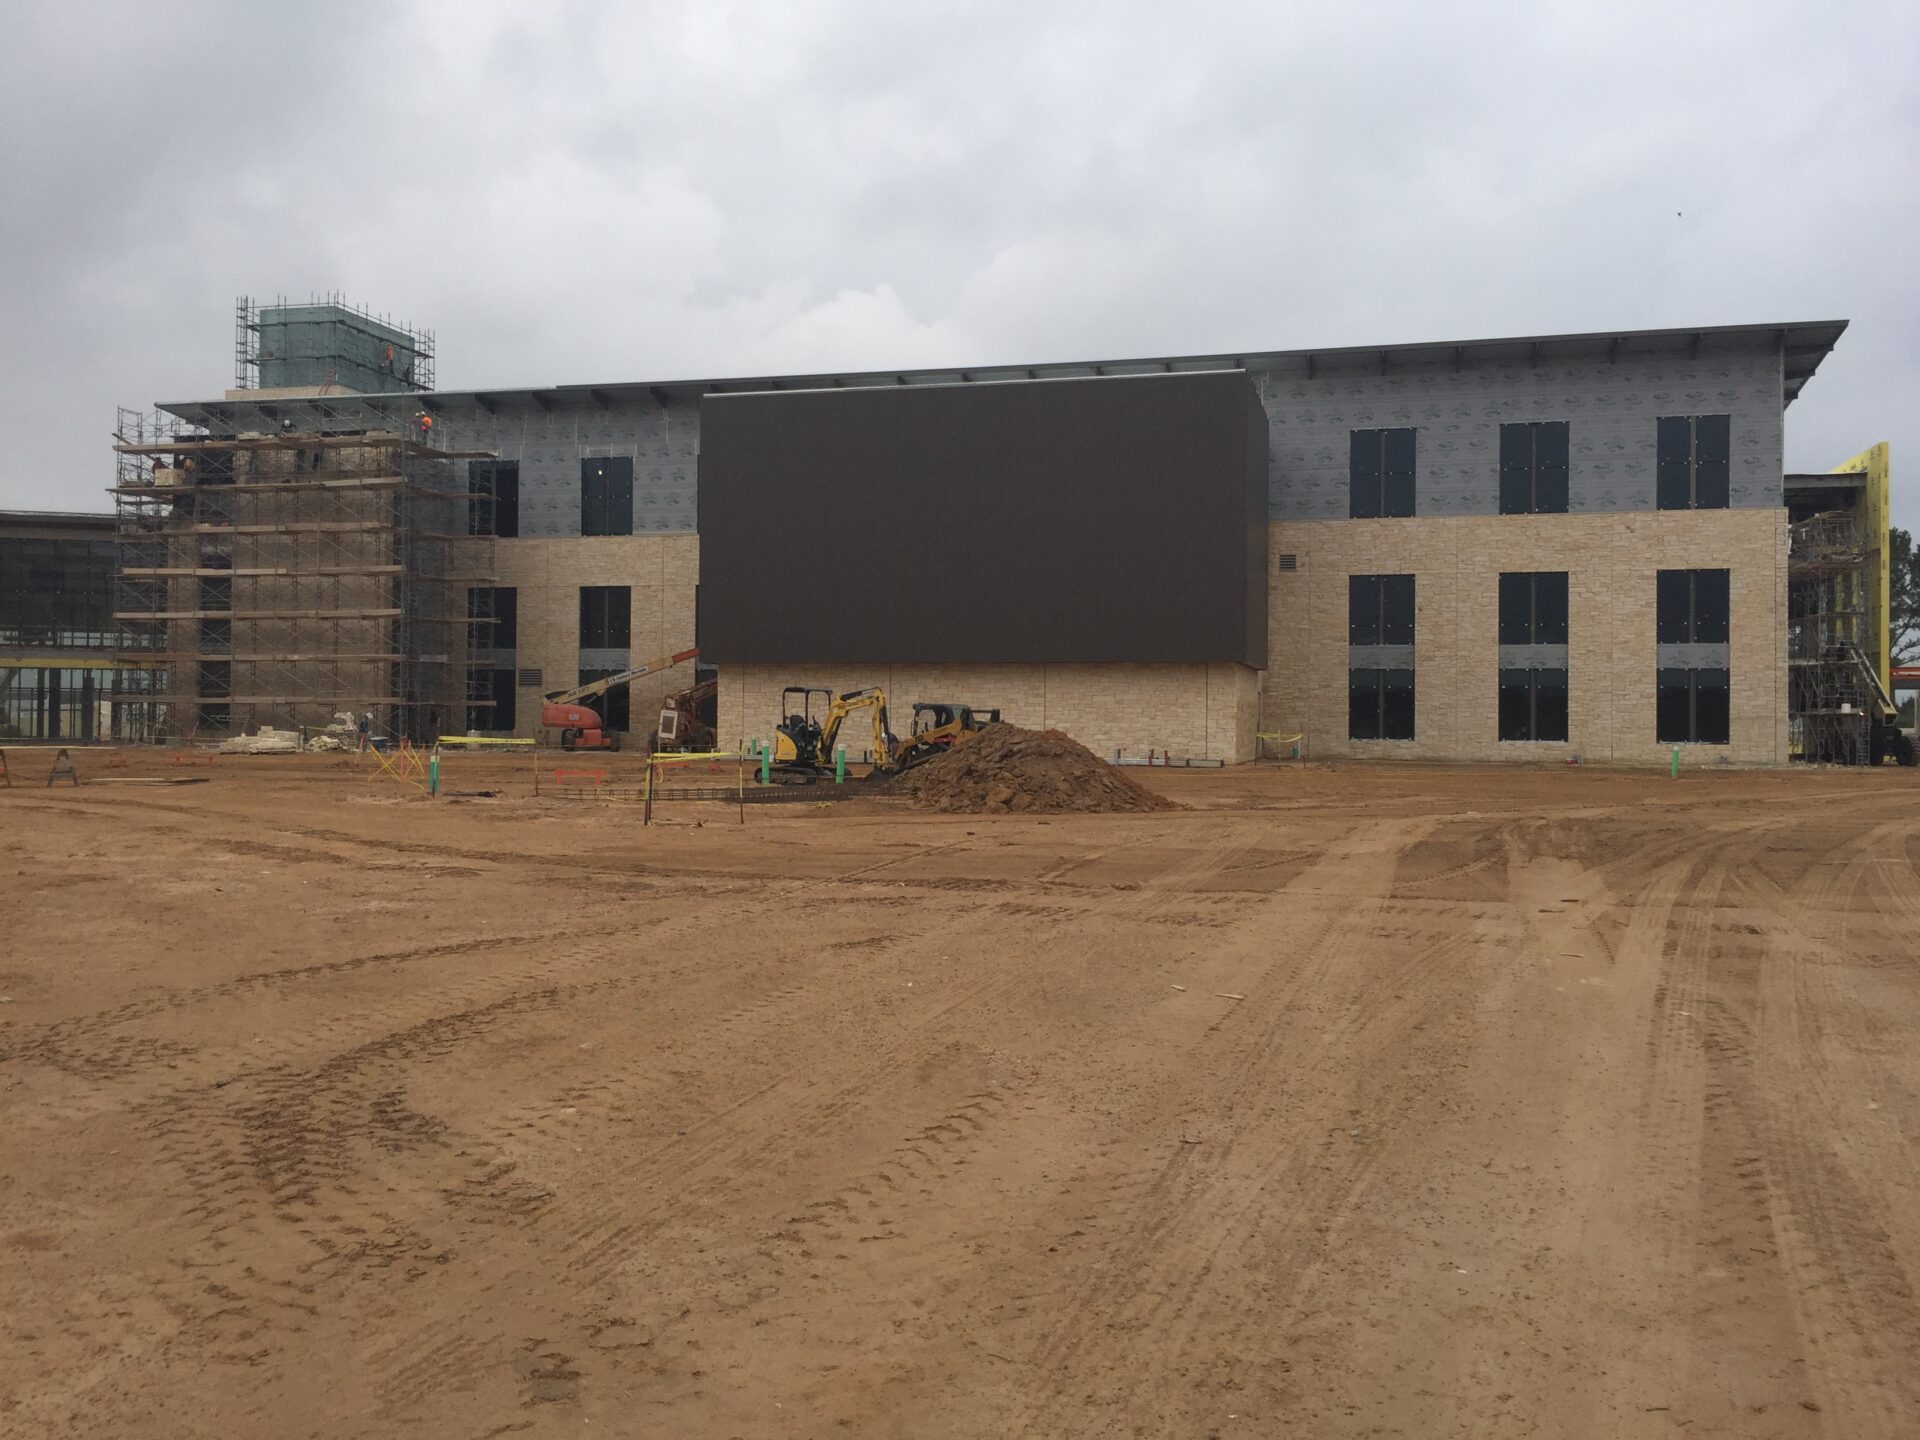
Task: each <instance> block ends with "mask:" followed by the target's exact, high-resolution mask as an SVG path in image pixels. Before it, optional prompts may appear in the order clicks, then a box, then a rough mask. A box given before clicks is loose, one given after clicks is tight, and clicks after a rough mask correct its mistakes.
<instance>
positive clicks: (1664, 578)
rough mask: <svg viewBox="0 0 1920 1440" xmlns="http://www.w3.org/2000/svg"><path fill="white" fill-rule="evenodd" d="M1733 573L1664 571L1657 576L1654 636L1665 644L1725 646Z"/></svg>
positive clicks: (1730, 613) (1719, 571)
mask: <svg viewBox="0 0 1920 1440" xmlns="http://www.w3.org/2000/svg"><path fill="white" fill-rule="evenodd" d="M1730 581H1731V572H1730V571H1726V570H1661V571H1659V572H1657V573H1656V574H1655V576H1654V639H1655V640H1656V641H1657V642H1658V643H1660V644H1662V645H1724V644H1726V643H1727V633H1728V628H1729V620H1730V618H1731V615H1732V609H1731V585H1730Z"/></svg>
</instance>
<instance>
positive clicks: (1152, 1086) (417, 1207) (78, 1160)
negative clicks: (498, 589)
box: [0, 751, 1920, 1440]
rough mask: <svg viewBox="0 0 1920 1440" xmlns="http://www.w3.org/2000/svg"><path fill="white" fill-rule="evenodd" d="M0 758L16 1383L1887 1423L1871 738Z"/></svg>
mask: <svg viewBox="0 0 1920 1440" xmlns="http://www.w3.org/2000/svg"><path fill="white" fill-rule="evenodd" d="M11 758H13V760H14V761H15V768H16V771H17V772H20V773H21V774H22V776H23V778H22V779H20V780H17V782H16V788H14V789H12V790H0V876H3V877H4V879H5V887H6V888H5V897H6V898H5V912H4V921H3V923H0V995H4V997H5V999H6V1003H5V1004H4V1005H0V1432H4V1433H6V1434H8V1435H16V1436H22V1437H26V1436H36V1437H37V1436H89V1437H92V1436H108V1435H114V1436H118V1435H141V1436H160V1437H171V1436H189V1435H194V1436H197V1435H218V1436H223V1437H225V1436H249V1437H251V1436H262V1437H269V1436H270V1437H285V1436H308V1435H311V1436H322V1437H343V1436H360V1435H375V1434H393V1435H407V1436H425V1437H453V1440H467V1437H482V1436H499V1435H512V1434H524V1435H535V1436H538V1435H548V1434H560V1433H567V1434H581V1433H585V1434H617V1435H660V1436H736V1435H738V1436H756V1437H757V1436H769V1437H772V1436H826V1435H840V1434H853V1435H887V1436H915V1437H920V1436H984V1435H1029V1436H1082V1435H1086V1436H1092V1435H1099V1436H1109V1435H1111V1436H1223V1437H1231V1436H1235V1435H1249V1436H1349V1435H1352V1436H1359V1435H1367V1436H1379V1435H1411V1436H1430V1435H1472V1436H1523V1435H1534V1436H1549V1437H1553V1436H1609V1437H1611V1436H1687V1437H1701V1436H1708V1435H1722V1436H1743V1437H1746V1436H1832V1437H1871V1436H1895V1435H1913V1434H1915V1433H1920V1299H1917V1298H1916V1294H1915V1283H1916V1279H1920V1146H1917V1144H1916V1142H1917V1141H1920V944H1917V943H1916V938H1915V937H1916V931H1917V930H1920V884H1916V876H1915V870H1916V864H1917V863H1920V784H1916V777H1915V776H1914V775H1912V774H1910V773H1892V772H1881V773H1844V772H1841V773H1836V772H1813V773H1791V774H1777V773H1770V774H1731V773H1721V774H1698V775H1689V776H1686V777H1684V778H1683V779H1682V780H1681V781H1679V782H1678V783H1675V782H1672V781H1669V780H1668V779H1667V778H1666V777H1665V776H1664V775H1639V774H1635V775H1621V774H1609V773H1600V772H1595V771H1590V770H1579V771H1534V772H1524V771H1512V770H1502V771H1492V770H1486V769H1479V770H1475V769H1453V770H1443V769H1428V768H1394V769H1384V768H1363V767H1345V768H1340V769H1306V770H1301V769H1293V768H1262V769H1259V770H1254V771H1239V772H1229V773H1205V772H1201V773H1178V772H1174V773H1167V772H1159V773H1156V774H1154V775H1153V776H1152V777H1151V783H1152V784H1154V785H1155V786H1156V787H1159V788H1161V789H1163V790H1165V791H1166V792H1167V793H1169V794H1170V795H1172V796H1173V797H1175V798H1176V799H1178V800H1180V801H1182V802H1183V803H1184V804H1186V805H1187V806H1188V807H1189V808H1188V809H1185V810H1182V811H1177V812H1171V813H1161V814H1146V815H1112V816H1057V817H1050V818H1026V817H968V816H950V815H938V816H934V815H921V814H915V813H911V812H908V811H905V810H903V809H900V808H898V807H897V806H894V805H889V804H886V803H884V802H878V801H870V800H863V801H859V802H855V803H854V804H851V805H840V806H826V807H813V806H808V807H805V808H801V809H793V808H782V809H780V810H777V811H776V810H761V811H755V812H752V813H750V814H749V816H748V823H747V824H746V825H745V826H744V827H742V826H740V825H738V824H735V823H733V819H734V817H733V814H732V812H730V811H729V810H727V809H726V808H725V807H721V806H717V805H698V806H696V805H690V804H682V805H679V806H677V807H674V808H672V809H670V810H668V811H667V812H666V815H665V818H666V819H667V820H668V821H669V822H670V823H667V824H664V825H661V826H656V827H655V828H653V829H650V830H645V831H643V830H641V829H640V828H639V825H638V818H639V817H638V814H637V812H636V811H635V810H634V809H633V808H632V807H630V806H623V805H598V806H583V805H569V804H566V803H564V802H556V801H553V800H548V799H542V800H537V801H536V800H533V799H531V798H527V797H526V795H525V786H524V783H523V782H524V778H525V773H526V768H525V766H524V764H522V763H521V762H505V761H493V760H459V761H453V762H450V763H449V771H450V774H449V784H450V785H451V786H452V787H453V788H455V789H459V788H462V787H467V788H481V786H482V784H483V783H484V784H492V785H497V786H500V787H503V788H505V789H506V790H507V792H508V793H507V794H506V795H505V796H503V797H502V798H500V799H496V800H479V799H466V800H454V801H444V800H443V801H441V802H438V803H433V804H429V803H427V802H425V801H424V800H418V799H416V800H412V801H405V800H402V799H400V798H398V797H399V796H400V794H401V793H402V792H401V791H400V790H399V789H398V788H397V787H394V786H392V785H391V784H390V783H386V782H382V783H381V784H380V785H375V784H372V783H369V782H368V781H367V780H366V779H365V778H364V777H363V775H362V773H361V772H360V771H359V770H357V769H356V768H355V766H356V765H357V764H358V763H360V762H356V761H354V760H352V759H350V758H346V757H330V756H315V757H301V758H297V759H285V760H281V759H271V758H265V759H237V760H233V761H227V760H222V761H220V762H219V763H218V765H217V766H216V767H215V768H214V769H213V771H212V776H213V778H212V781H211V783H208V784H205V785H197V786H191V787H180V788H160V787H153V788H142V787H132V786H123V787H112V786H105V785H88V786H85V787H82V788H80V789H78V790H48V789H47V788H45V787H44V786H42V785H40V784H39V783H38V775H39V774H40V773H41V772H42V771H43V770H44V757H26V758H25V759H23V752H20V751H15V752H13V753H12V757H11ZM81 763H82V768H83V773H90V774H92V775H94V776H98V777H101V778H111V777H114V776H116V775H127V774H138V773H142V767H143V766H144V767H145V770H144V773H149V774H152V773H174V774H180V773H185V772H183V771H180V770H174V771H171V772H168V771H165V770H164V769H156V766H158V765H159V762H158V761H157V760H155V759H153V758H151V757H143V758H141V759H139V760H136V761H135V762H134V763H133V764H132V765H131V766H130V767H127V768H119V769H116V768H108V767H109V766H110V765H112V764H115V763H117V762H110V761H109V760H108V759H106V758H104V757H101V756H98V755H83V756H82V759H81ZM28 772H31V773H30V774H29V773H28ZM199 773H206V772H204V771H202V772H199ZM1136 773H1142V772H1136ZM489 777H491V778H489ZM696 821H703V822H704V823H703V824H698V825H696V824H695V822H696Z"/></svg>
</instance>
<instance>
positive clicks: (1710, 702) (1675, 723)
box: [1654, 668, 1733, 745]
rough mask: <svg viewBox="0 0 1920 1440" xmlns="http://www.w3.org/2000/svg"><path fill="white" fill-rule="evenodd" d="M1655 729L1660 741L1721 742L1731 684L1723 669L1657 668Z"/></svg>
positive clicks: (1727, 725)
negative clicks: (1658, 670) (1658, 669)
mask: <svg viewBox="0 0 1920 1440" xmlns="http://www.w3.org/2000/svg"><path fill="white" fill-rule="evenodd" d="M1655 679H1656V687H1657V688H1656V692H1655V701H1654V712H1655V714H1654V725H1655V733H1656V734H1657V735H1658V737H1659V739H1660V740H1661V742H1662V743H1663V744H1669V745H1688V744H1693V745H1725V744H1726V743H1727V740H1728V736H1729V735H1730V734H1731V730H1732V723H1733V704H1732V700H1733V686H1732V683H1731V677H1730V675H1729V672H1727V671H1725V670H1712V669H1706V670H1680V669H1665V668H1663V669H1662V670H1660V672H1659V673H1658V675H1657V676H1656V677H1655Z"/></svg>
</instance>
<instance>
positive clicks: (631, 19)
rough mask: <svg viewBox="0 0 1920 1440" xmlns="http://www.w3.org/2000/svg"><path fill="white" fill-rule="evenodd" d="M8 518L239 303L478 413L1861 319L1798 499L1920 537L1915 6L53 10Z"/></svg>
mask: <svg viewBox="0 0 1920 1440" xmlns="http://www.w3.org/2000/svg"><path fill="white" fill-rule="evenodd" d="M5 24H6V31H7V36H6V38H7V43H6V45H5V47H4V50H3V51H0V125H3V126H4V140H0V187H3V189H0V194H3V195H4V204H3V205H0V247H3V249H0V254H4V257H5V268H4V276H3V277H0V333H3V334H4V335H5V337H6V341H7V343H6V346H5V349H4V354H3V355H0V372H3V373H0V379H3V380H4V385H0V421H4V424H5V426H6V431H7V434H8V435H9V437H10V438H11V440H12V444H10V445H9V447H8V449H7V452H6V454H5V456H4V458H0V505H27V506H48V507H52V506H59V507H68V508H87V509H94V508H103V507H104V505H105V503H106V497H105V496H104V495H103V494H102V487H103V486H104V485H105V484H106V483H108V478H109V475H110V471H111V462H110V457H109V454H108V451H107V434H108V430H109V429H110V427H111V423H112V417H113V411H114V406H115V405H116V404H128V405H142V406H143V405H149V404H151V403H153V402H154V401H156V400H173V399H183V398H194V397H202V396H205V395H208V394H212V393H216V392H218V391H219V390H220V389H222V388H223V387H224V386H225V385H227V384H228V383H230V379H229V376H230V371H231V360H230V352H231V326H232V306H233V299H234V296H235V295H236V294H240V293H248V294H252V295H255V296H272V295H275V294H280V293H284V294H287V295H290V296H295V297H299V298H304V297H305V296H306V295H307V294H309V293H311V292H314V291H326V290H343V291H345V292H347V293H348V295H349V296H350V297H352V298H353V299H354V300H356V301H358V302H359V303H362V304H365V305H368V306H371V307H373V308H376V309H379V310H385V311H389V312H391V313H393V314H394V315H395V316H396V317H398V318H401V319H405V320H408V321H410V322H412V323H415V324H421V325H427V326H430V327H432V328H434V329H435V330H437V331H438V335H439V344H440V358H439V378H440V383H441V384H442V385H443V386H446V387H448V388H460V387H468V386H476V385H507V384H518V385H527V384H554V383H570V382H582V381H592V380H622V379H657V378H668V377H673V376H681V375H715V374H725V373H764V372H766V371H769V370H788V369H791V370H808V371H819V370H830V369H856V368H885V367H889V366H917V365H946V364H955V365H960V364H991V363H995V362H1006V361H1015V360H1054V359H1072V358H1099V357H1106V356H1125V355H1140V354H1163V353H1188V352H1205V351H1218V350H1238V349H1276V348H1292V347H1296V346H1336V345H1349V344H1369V343H1386V342H1405V341H1419V340H1445V339H1460V338H1471V337H1478V336H1487V335H1500V334H1532V333H1539V332H1542V331H1552V330H1605V329H1613V328H1616V327H1639V326H1667V325H1695V324H1700V325H1711V324H1729V323H1740V322H1747V321H1773V320H1799V319H1824V318H1829V317H1847V318H1850V319H1851V320H1852V321H1853V327H1852V329H1851V330H1850V331H1849V332H1848V334H1847V336H1846V337H1845V338H1844V339H1843V341H1842V342H1841V346H1840V349H1839V350H1838V351H1837V352H1836V353H1835V354H1834V355H1833V357H1832V358H1830V359H1829V360H1828V362H1827V363H1826V365H1825V366H1823V367H1822V370H1821V372H1820V374H1819V375H1818V376H1817V377H1816V378H1815V380H1814V381H1813V383H1812V384H1811V385H1810V386H1809V387H1808V389H1807V391H1806V394H1805V396H1804V397H1803V398H1802V399H1801V400H1800V401H1799V402H1798V403H1797V404H1796V405H1795V406H1794V407H1793V409H1792V410H1791V411H1790V412H1789V416H1788V464H1789V466H1790V467H1791V468H1796V469H1821V468H1826V467H1827V466H1829V465H1831V464H1833V463H1835V462H1837V461H1839V460H1842V459H1844V458H1845V457H1846V456H1848V455H1850V454H1851V453H1853V452H1854V451H1855V450H1857V449H1859V448H1861V447H1862V446H1864V445H1865V444H1867V443H1870V442H1872V441H1875V440H1881V439H1887V440H1891V441H1893V443H1894V447H1895V460H1894V464H1895V485H1896V502H1895V504H1896V516H1897V518H1900V519H1901V520H1902V521H1903V522H1904V523H1908V524H1913V523H1915V522H1920V420H1917V419H1916V416H1915V410H1914V406H1913V403H1912V397H1913V395H1914V393H1915V391H1916V388H1917V382H1920V331H1916V325H1915V321H1916V319H1917V318H1920V279H1916V274H1915V267H1914V266H1913V264H1912V260H1911V255H1912V250H1913V239H1912V232H1913V229H1914V226H1915V221H1916V219H1920V155H1917V154H1916V144H1915V141H1916V135H1920V79H1916V77H1920V7H1916V6H1914V5H1913V4H1911V3H1910V0H1903V3H1860V4H1835V3H1829V4H1825V5H1820V6H1813V5H1805V4H1801V5H1785V4H1760V3H1751V0H1749V3H1741V4H1733V5H1705V4H1688V5H1675V4H1671V3H1668V4H1659V5H1646V6H1638V5H1625V4H1596V3H1592V0H1586V3H1564V4H1562V3H1531V4H1516V5H1484V4H1468V3H1450V4H1446V5H1430V4H1404V5H1360V4H1337V5H1328V4H1322V5H1316V6H1290V5H1281V4H1261V5H1226V4H1208V5H1192V6H1189V5H1172V4H1166V3H1161V4H1114V3H1102V4H1065V3H1061V4H1047V5H1036V4H1033V3H1031V0H1028V3H1012V4H975V5H941V6H932V5H918V4H904V5H903V4H899V3H897V0H896V3H892V4H883V3H872V4H867V3H825V0H822V3H793V0H785V3H779V4H774V3H766V4H758V5H747V4H738V5H734V4H721V3H712V0H702V3H690V0H678V3H673V4H644V5H643V4H617V5H616V4H609V5H592V4H577V5H532V4H521V5H514V4H476V3H459V4H445V5H438V4H414V5H404V4H378V5H375V4H352V3H344V4H343V3H336V4H331V5H326V6H305V5H301V6H295V5H278V4H273V5H268V4H259V3H245V4H222V3H212V0H205V3H197V4H196V3H185V0H174V3H170V4H166V5H153V4H151V3H146V4H127V5H79V4H74V3H71V0H67V3H46V4H40V3H25V4H20V3H16V4H15V5H12V6H9V7H8V8H7V13H6V20H5Z"/></svg>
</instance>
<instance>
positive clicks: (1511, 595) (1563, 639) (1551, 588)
mask: <svg viewBox="0 0 1920 1440" xmlns="http://www.w3.org/2000/svg"><path fill="white" fill-rule="evenodd" d="M1500 643H1501V644H1502V645H1564V644H1566V643H1567V572H1566V571H1564V570H1517V571H1508V572H1507V573H1505V574H1503V575H1501V577H1500Z"/></svg>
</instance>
